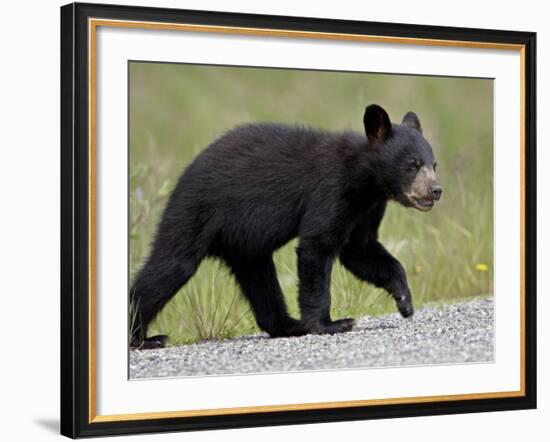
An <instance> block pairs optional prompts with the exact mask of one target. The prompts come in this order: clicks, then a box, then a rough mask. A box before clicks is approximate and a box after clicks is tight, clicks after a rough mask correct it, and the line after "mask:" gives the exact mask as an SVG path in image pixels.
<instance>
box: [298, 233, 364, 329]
mask: <svg viewBox="0 0 550 442" xmlns="http://www.w3.org/2000/svg"><path fill="white" fill-rule="evenodd" d="M297 254H298V277H299V280H300V281H299V292H298V304H299V305H300V312H301V315H302V326H303V327H304V329H305V330H306V331H307V332H308V333H315V334H334V333H342V332H346V331H349V330H351V329H352V327H353V325H354V323H355V321H354V320H353V319H351V318H345V319H340V320H337V321H332V319H331V318H330V301H331V299H330V275H331V271H332V264H333V262H334V254H333V253H330V251H329V250H327V249H325V248H324V247H322V246H320V245H319V244H318V243H316V241H312V240H310V241H307V240H302V241H300V245H299V247H298V249H297Z"/></svg>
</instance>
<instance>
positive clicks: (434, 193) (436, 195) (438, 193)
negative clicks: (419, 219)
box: [432, 186, 443, 200]
mask: <svg viewBox="0 0 550 442" xmlns="http://www.w3.org/2000/svg"><path fill="white" fill-rule="evenodd" d="M442 193H443V189H442V188H441V186H433V187H432V196H433V199H434V200H438V199H439V198H441V194H442Z"/></svg>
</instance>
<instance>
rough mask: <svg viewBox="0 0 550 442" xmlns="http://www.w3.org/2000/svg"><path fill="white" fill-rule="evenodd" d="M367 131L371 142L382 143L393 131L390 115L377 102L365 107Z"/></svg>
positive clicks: (364, 119)
mask: <svg viewBox="0 0 550 442" xmlns="http://www.w3.org/2000/svg"><path fill="white" fill-rule="evenodd" d="M363 124H364V125H365V133H366V134H367V138H368V140H369V142H370V143H381V142H383V141H384V140H385V139H386V138H388V136H389V135H390V133H391V123H390V117H388V114H387V113H386V111H385V110H384V109H382V108H381V107H380V106H378V105H377V104H371V105H370V106H367V108H366V109H365V116H364V117H363Z"/></svg>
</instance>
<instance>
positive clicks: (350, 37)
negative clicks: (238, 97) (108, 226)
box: [88, 18, 526, 423]
mask: <svg viewBox="0 0 550 442" xmlns="http://www.w3.org/2000/svg"><path fill="white" fill-rule="evenodd" d="M99 26H104V27H116V28H138V29H150V30H171V31H186V32H208V33H217V34H237V35H254V36H269V37H292V38H307V39H325V40H341V41H358V42H370V43H393V44H413V45H422V46H446V47H463V48H478V49H499V50H510V51H518V52H519V53H520V70H521V72H520V106H521V109H520V119H521V121H520V150H521V152H520V168H521V174H520V177H521V178H520V179H521V183H520V195H521V202H520V208H521V228H520V236H521V238H520V285H521V287H520V312H519V313H520V338H521V339H520V389H519V390H518V391H504V392H487V393H466V394H453V395H439V396H417V397H401V398H389V399H368V400H353V401H335V402H316V403H301V404H285V405H261V406H247V407H234V408H216V409H198V410H180V411H158V412H147V413H130V414H111V415H97V414H96V372H95V369H96V312H95V309H96V299H95V296H96V284H95V276H96V235H95V231H96V224H95V223H96V193H95V189H96V31H97V28H98V27H99ZM88 36H89V41H88V69H89V72H88V74H89V76H88V93H89V120H88V125H89V126H88V127H89V145H88V149H89V170H88V173H89V182H88V184H89V231H88V241H89V257H88V258H89V269H88V270H89V287H88V290H89V323H90V328H89V367H88V372H89V391H88V393H89V402H88V405H89V410H88V421H89V423H96V422H116V421H132V420H144V419H163V418H165V419H166V418H177V417H197V416H216V415H231V414H245V413H258V412H262V413H269V412H277V411H295V410H321V409H327V408H344V407H346V408H347V407H365V406H374V405H390V404H413V403H426V402H442V401H460V400H472V399H496V398H511V397H521V396H525V125H526V122H525V46H524V45H520V44H506V43H493V42H474V41H457V40H440V39H424V38H410V37H388V36H377V35H358V34H345V33H342V34H340V33H324V32H310V31H290V30H282V29H262V28H247V27H232V26H210V25H194V24H193V25H192V24H180V23H159V22H142V21H129V20H111V19H95V18H90V19H88Z"/></svg>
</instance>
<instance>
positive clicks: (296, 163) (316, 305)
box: [131, 105, 434, 348]
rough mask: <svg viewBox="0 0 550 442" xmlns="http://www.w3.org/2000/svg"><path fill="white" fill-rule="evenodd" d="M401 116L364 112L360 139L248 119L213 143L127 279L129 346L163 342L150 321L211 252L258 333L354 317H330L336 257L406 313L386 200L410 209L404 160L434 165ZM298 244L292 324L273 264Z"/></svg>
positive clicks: (331, 328) (343, 325) (301, 330)
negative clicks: (133, 311)
mask: <svg viewBox="0 0 550 442" xmlns="http://www.w3.org/2000/svg"><path fill="white" fill-rule="evenodd" d="M407 115H408V116H409V117H408V118H406V121H405V123H406V124H402V125H395V124H394V125H392V124H391V123H390V120H389V118H388V115H387V114H386V112H385V111H384V110H383V109H382V108H381V107H379V106H377V105H371V106H369V107H367V109H366V111H365V116H364V125H365V131H366V135H367V137H365V135H361V134H357V133H354V132H341V133H332V132H324V131H319V130H313V129H309V128H304V127H290V126H284V125H278V124H250V125H243V126H240V127H237V128H236V129H233V130H231V131H229V132H227V133H226V134H225V135H223V136H222V137H221V138H219V139H218V140H216V141H215V142H214V143H212V144H211V145H210V146H209V147H208V148H207V149H205V150H204V151H203V152H202V153H201V154H200V155H199V156H198V157H197V158H196V159H195V160H194V161H193V162H192V164H191V165H190V166H189V167H188V168H187V169H186V170H185V172H184V173H183V175H182V176H181V178H180V179H179V182H178V184H177V186H176V188H175V189H174V191H173V193H172V195H171V197H170V199H169V201H168V203H167V206H166V209H165V211H164V214H163V217H162V220H161V222H160V224H159V226H158V230H157V234H156V237H155V240H154V243H153V246H152V251H151V254H150V256H149V258H148V259H147V261H146V262H145V265H144V266H143V268H142V269H141V271H140V272H139V274H138V275H137V277H136V279H135V282H134V285H133V287H132V289H131V300H132V302H133V303H134V305H135V306H136V307H137V325H136V326H135V327H134V330H132V331H131V332H132V341H131V345H132V346H142V347H143V348H151V347H157V346H163V345H164V343H165V337H164V336H155V337H152V338H149V339H146V340H144V338H145V337H146V331H147V325H148V324H149V322H150V321H151V320H152V319H153V318H154V316H155V315H156V314H157V313H158V312H159V311H160V310H161V309H162V307H163V306H164V305H165V304H166V302H167V301H168V300H169V299H170V298H171V297H172V296H173V295H174V294H175V293H176V292H177V291H178V289H179V288H180V287H181V286H182V285H184V284H185V283H186V282H187V281H188V280H189V278H191V277H192V276H193V274H194V272H195V270H196V269H197V267H198V265H199V263H200V262H201V261H202V260H203V259H204V258H205V257H207V256H211V257H217V258H220V259H222V260H223V261H224V262H225V263H226V264H227V265H228V266H229V268H230V269H231V270H232V272H233V274H234V276H235V278H236V280H237V282H238V283H239V285H240V287H241V289H242V292H243V293H244V295H245V296H246V297H247V299H248V300H249V302H250V304H251V306H252V308H253V311H254V314H255V316H256V321H257V323H258V325H259V327H260V328H261V329H263V330H265V331H266V332H268V333H269V334H270V335H271V336H273V337H276V336H294V335H301V334H306V333H337V332H343V331H347V330H350V329H351V327H352V326H353V320H352V319H343V320H338V321H333V320H332V319H331V317H330V302H331V297H330V292H329V289H330V275H331V270H332V265H333V262H334V260H335V259H336V258H339V259H340V261H341V262H342V264H343V265H344V266H345V267H346V268H347V269H349V270H350V271H351V272H352V273H353V274H354V275H355V276H356V277H358V278H360V279H362V280H365V281H367V282H370V283H372V284H374V285H376V286H378V287H383V288H385V289H386V290H388V291H389V292H390V293H391V294H392V295H393V297H394V298H395V300H396V303H397V306H398V308H399V311H400V312H401V313H402V315H403V316H410V315H412V313H413V307H412V302H411V294H410V291H409V288H408V284H407V278H406V275H405V271H404V269H403V267H402V266H401V264H400V263H399V262H398V261H397V260H396V259H395V258H394V257H393V256H391V255H390V254H389V253H388V251H387V250H386V249H385V248H384V247H383V245H382V244H380V242H378V239H377V232H378V227H379V225H380V222H381V221H382V218H383V216H384V211H385V209H386V204H387V201H388V200H390V199H394V200H397V201H400V202H402V203H404V204H406V203H405V201H404V200H403V197H402V193H403V189H404V188H406V186H408V185H410V183H411V182H412V181H413V180H414V178H415V175H416V169H414V168H412V167H411V161H412V162H413V163H414V162H415V161H418V160H421V161H422V162H423V163H429V164H432V163H433V162H434V161H433V154H432V150H431V148H430V146H429V144H428V143H427V141H426V140H425V139H424V138H423V136H422V135H421V134H420V131H419V128H420V123H419V121H418V118H417V117H416V115H414V114H413V115H414V118H412V117H411V116H410V114H407ZM414 119H416V122H418V124H417V126H418V130H417V129H415V128H414V127H412V126H413V125H412V124H409V122H410V121H413V122H414ZM294 237H298V238H299V245H298V247H297V254H298V276H299V281H300V282H299V299H298V300H299V305H300V310H301V319H300V320H297V319H293V318H291V317H290V316H289V315H288V313H287V309H286V306H285V303H284V300H283V294H282V291H281V288H280V286H279V283H278V281H277V275H276V272H275V266H274V264H273V260H272V254H273V252H274V251H275V250H276V249H278V248H280V247H281V246H283V245H284V244H286V243H287V242H288V241H290V240H291V239H292V238H294Z"/></svg>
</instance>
